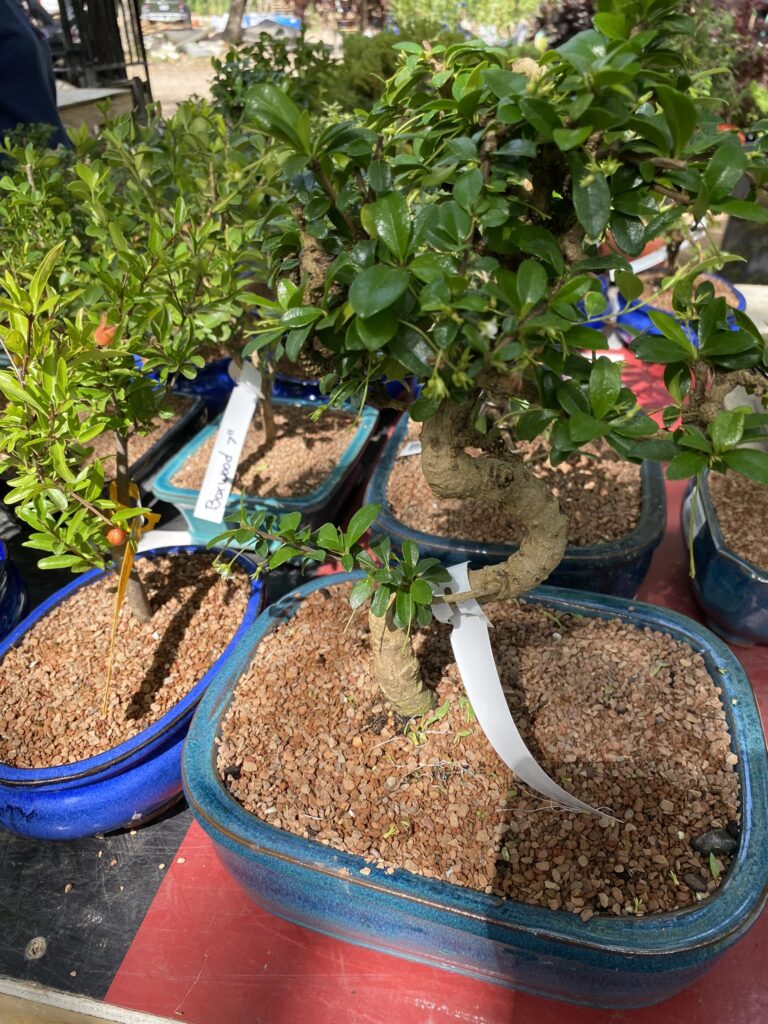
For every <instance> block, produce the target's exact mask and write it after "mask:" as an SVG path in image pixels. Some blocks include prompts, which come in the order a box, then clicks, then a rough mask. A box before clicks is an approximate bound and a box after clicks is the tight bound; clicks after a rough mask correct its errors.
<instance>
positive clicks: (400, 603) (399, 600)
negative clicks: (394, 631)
mask: <svg viewBox="0 0 768 1024" xmlns="http://www.w3.org/2000/svg"><path fill="white" fill-rule="evenodd" d="M413 611H414V601H413V598H412V597H411V595H410V594H408V593H406V592H405V591H403V590H398V592H397V597H396V598H395V615H394V620H395V625H396V626H397V627H398V628H399V629H410V627H411V622H412V621H413Z"/></svg>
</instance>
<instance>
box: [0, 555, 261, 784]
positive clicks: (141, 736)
mask: <svg viewBox="0 0 768 1024" xmlns="http://www.w3.org/2000/svg"><path fill="white" fill-rule="evenodd" d="M188 551H199V552H205V553H209V554H210V550H209V549H207V548H205V547H204V546H202V545H199V544H185V545H177V546H174V547H166V548H152V549H151V550H149V551H142V552H140V553H139V554H138V555H137V556H136V557H137V559H139V558H157V557H160V556H162V555H167V554H178V553H180V552H188ZM227 554H230V555H232V556H234V558H235V561H236V563H237V564H238V565H240V566H242V568H244V569H245V570H246V571H247V572H248V574H249V575H250V574H251V573H252V572H253V562H252V561H250V560H249V559H248V557H247V553H245V552H236V551H228V552H227ZM108 571H109V570H106V569H91V570H90V571H89V572H86V573H83V575H82V576H80V577H79V578H76V579H74V580H73V581H72V582H71V583H68V584H67V585H66V586H65V587H62V588H61V589H60V590H57V591H56V592H55V593H54V594H51V596H50V597H48V598H46V600H45V601H43V602H42V603H41V604H39V605H37V607H35V608H33V610H32V611H31V612H30V613H29V614H28V615H27V616H26V617H25V618H24V619H22V620H21V622H19V623H18V625H17V626H16V627H15V628H14V629H13V630H12V632H10V633H9V634H8V636H7V637H6V638H5V639H4V640H3V641H2V642H0V661H1V660H2V658H3V657H4V656H5V654H6V652H7V651H8V650H9V649H10V648H11V647H12V646H13V645H14V644H15V643H16V642H17V641H18V640H20V639H21V638H22V637H23V636H24V634H25V633H26V632H27V631H28V630H29V629H31V628H32V626H34V625H35V623H36V622H38V621H39V620H40V619H41V618H43V617H44V616H45V615H46V614H47V613H48V612H49V611H50V610H51V609H52V608H54V607H56V606H57V605H59V604H61V603H62V602H64V601H66V600H67V599H68V598H70V597H71V596H72V594H74V593H75V592H76V591H77V590H80V588H81V587H86V586H88V585H89V584H90V583H92V582H93V581H94V580H96V579H97V578H99V577H101V576H104V575H105V574H106V573H107V572H108ZM263 601H264V585H263V583H262V581H261V580H254V579H253V578H252V579H251V580H250V595H249V598H248V604H247V605H246V609H245V615H244V616H243V619H242V622H241V623H240V625H239V626H238V628H237V630H236V631H235V633H234V635H233V636H232V638H231V640H230V641H229V643H228V644H227V646H226V647H225V648H224V650H223V651H222V652H221V654H220V655H219V657H218V658H217V659H216V661H215V662H214V663H213V664H212V665H211V666H210V667H209V668H208V670H207V671H206V673H205V675H204V676H203V677H202V678H201V679H199V680H198V682H197V683H195V685H194V686H193V687H192V689H191V690H190V691H189V692H188V693H187V694H186V695H185V696H184V697H182V699H181V700H180V701H178V702H177V703H176V704H174V706H173V707H172V708H170V709H169V710H168V711H166V713H165V714H164V715H163V716H162V717H161V718H159V719H158V720H157V721H156V722H153V723H152V725H150V726H147V728H146V729H142V731H141V732H140V733H138V734H137V735H136V736H133V737H131V739H129V740H125V741H124V742H123V743H121V744H119V745H118V746H116V747H112V748H110V749H109V750H105V751H104V752H103V753H101V754H96V755H94V756H93V757H89V758H85V759H83V760H81V761H72V762H70V763H69V764H65V765H55V766H53V767H51V768H14V767H12V766H10V765H5V764H3V763H2V762H0V786H9V787H13V786H45V785H51V784H54V783H56V784H58V785H62V784H67V783H70V782H72V783H74V782H76V781H78V780H79V779H81V778H84V777H86V776H89V775H92V774H94V773H95V772H97V771H102V770H103V769H105V768H108V767H110V766H111V765H112V764H115V763H117V762H120V761H124V760H126V759H127V758H128V757H130V756H132V755H133V754H136V753H138V752H139V751H140V750H141V749H143V748H144V747H145V746H148V745H149V744H150V743H152V742H153V741H154V740H155V739H157V738H158V736H160V735H162V734H164V733H166V732H168V731H169V730H170V729H172V728H173V727H174V725H175V724H176V723H177V722H178V721H179V719H181V718H184V717H185V716H187V715H190V714H191V712H192V711H193V710H194V707H195V705H196V704H197V703H198V702H199V700H200V698H201V697H202V695H203V694H204V693H205V690H206V689H207V688H208V686H209V685H210V683H211V681H212V679H213V678H214V677H215V676H216V669H217V667H218V666H219V665H221V663H222V662H224V661H225V660H227V659H228V658H229V657H230V655H231V654H232V653H233V652H234V650H235V649H236V648H237V647H238V646H239V645H240V643H241V642H242V641H243V639H244V638H245V634H246V632H247V631H248V630H249V629H250V628H251V627H252V626H254V625H255V623H256V622H257V621H258V618H259V615H260V614H261V611H262V605H263Z"/></svg>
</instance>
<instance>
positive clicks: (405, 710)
mask: <svg viewBox="0 0 768 1024" xmlns="http://www.w3.org/2000/svg"><path fill="white" fill-rule="evenodd" d="M470 409H471V403H469V404H467V405H466V406H457V405H454V404H453V403H451V402H444V403H443V405H442V406H441V407H440V409H439V410H438V412H437V413H436V415H435V416H433V417H432V418H431V419H429V420H427V421H426V422H425V424H424V426H423V428H422V432H421V465H422V468H423V470H424V476H425V477H426V478H427V482H428V483H429V486H430V487H431V489H432V491H433V492H434V494H435V495H436V496H437V497H438V498H470V497H471V498H474V499H477V500H480V501H484V502H486V503H487V504H488V505H491V506H492V505H504V506H505V508H506V510H507V511H508V512H511V513H512V514H513V515H514V516H515V518H516V519H517V520H518V521H519V522H520V523H521V524H522V526H523V527H524V528H525V537H524V538H523V541H522V543H521V544H520V547H519V548H518V550H517V551H516V552H515V553H514V554H512V555H510V557H509V558H508V559H507V560H506V561H505V562H501V563H499V564H497V565H489V566H485V567H484V568H482V569H476V570H472V571H471V572H470V574H469V580H470V585H471V588H472V590H471V593H472V596H473V597H474V598H476V600H478V601H480V602H481V603H484V602H488V601H508V600H511V599H512V598H514V597H517V596H518V595H520V594H524V593H526V592H527V591H529V590H531V589H532V588H533V587H535V586H537V584H539V583H541V582H542V580H545V579H546V578H547V577H548V576H549V575H550V573H551V572H552V571H553V570H554V569H555V568H556V566H557V565H558V564H559V563H560V560H561V559H562V557H563V553H564V552H565V547H566V544H567V535H568V534H567V531H568V521H567V519H566V517H565V516H564V515H563V513H562V512H561V511H560V506H559V505H558V502H557V499H556V498H555V496H554V495H553V494H552V492H551V490H550V489H549V488H548V487H547V485H546V484H545V483H544V481H542V480H540V479H539V478H538V477H536V476H534V475H533V473H532V472H531V470H530V469H529V468H528V467H527V466H526V465H525V463H524V462H523V460H522V459H520V458H519V457H518V456H516V455H514V454H513V453H512V452H510V451H508V450H506V449H505V448H504V446H503V445H502V444H501V443H499V444H495V445H494V444H492V445H488V446H486V447H489V448H491V450H492V453H490V454H488V453H486V454H483V455H481V456H478V457H477V458H473V457H472V456H471V455H468V454H467V452H466V450H465V449H466V448H467V447H471V446H477V445H478V444H479V443H482V441H483V439H482V438H481V437H480V435H478V434H477V433H476V432H475V431H473V430H472V429H471V428H470V427H469V425H468V422H467V421H468V413H469V410H470ZM370 622H371V641H372V645H373V651H374V671H375V673H376V677H377V680H378V682H379V684H380V685H381V688H382V690H383V691H384V693H385V694H386V696H387V697H388V698H389V699H390V700H391V701H392V703H393V704H394V706H395V708H396V709H397V710H398V711H399V712H400V714H402V715H405V716H407V717H410V716H412V715H415V714H423V713H424V711H427V710H429V708H430V707H431V706H432V702H433V697H432V692H431V691H430V690H428V689H427V688H426V687H425V686H424V683H423V681H422V678H421V673H420V671H419V666H418V661H417V659H416V657H415V655H414V653H413V651H412V650H411V647H410V643H409V641H408V638H407V637H406V636H405V634H404V633H403V631H402V630H398V629H397V628H396V627H395V626H394V624H393V623H392V621H391V616H390V617H388V618H387V619H386V620H384V619H377V618H376V617H375V616H373V615H372V616H371V617H370ZM427 697H429V700H430V703H429V704H428V705H426V706H425V707H424V708H423V710H414V708H416V707H417V706H418V707H421V704H420V703H419V702H422V703H423V704H426V699H427Z"/></svg>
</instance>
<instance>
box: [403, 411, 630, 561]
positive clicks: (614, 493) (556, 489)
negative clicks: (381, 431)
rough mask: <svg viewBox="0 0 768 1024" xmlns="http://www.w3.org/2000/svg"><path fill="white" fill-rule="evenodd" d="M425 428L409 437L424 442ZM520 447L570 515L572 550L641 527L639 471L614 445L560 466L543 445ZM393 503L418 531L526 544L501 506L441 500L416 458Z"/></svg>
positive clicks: (410, 459)
mask: <svg viewBox="0 0 768 1024" xmlns="http://www.w3.org/2000/svg"><path fill="white" fill-rule="evenodd" d="M420 429H421V427H420V425H419V424H410V426H409V435H410V436H411V437H412V438H413V437H418V436H419V433H420ZM516 447H517V449H518V450H519V451H521V452H522V453H523V456H524V458H526V459H527V460H528V461H531V462H532V464H533V465H534V472H535V473H536V476H538V477H541V478H542V479H544V480H546V481H547V482H548V483H549V485H550V487H551V488H552V491H553V493H554V495H555V497H557V498H558V500H559V501H560V507H561V508H562V510H563V512H565V514H566V515H567V516H568V543H569V544H571V545H574V546H577V547H578V546H583V545H587V544H601V543H607V542H608V541H612V540H618V539H619V538H620V537H624V536H626V534H627V533H629V532H630V530H633V529H634V528H635V527H636V526H637V524H638V522H639V519H640V512H641V506H642V490H641V483H640V467H639V466H637V465H634V464H633V463H629V462H623V461H622V459H620V458H619V456H618V455H617V454H616V453H615V452H614V451H612V450H611V449H610V448H609V447H608V445H606V444H604V443H602V442H594V443H592V444H589V445H586V446H585V448H583V449H582V451H581V452H576V453H574V454H573V455H572V456H571V458H570V459H568V460H567V461H566V462H564V463H561V465H559V466H557V467H553V466H550V465H549V463H548V462H545V461H543V458H544V457H545V456H546V452H545V450H544V447H543V444H542V442H541V441H533V442H518V443H517V445H516ZM595 455H597V456H598V458H599V462H598V461H596V460H595V458H594V456H595ZM387 500H388V501H389V504H390V506H391V507H392V512H393V513H394V515H395V516H396V517H397V518H398V519H399V520H400V521H401V522H403V523H405V524H406V526H410V527H411V529H414V530H421V531H423V532H425V533H432V534H435V535H437V536H442V537H459V538H462V539H465V540H474V541H486V542H493V543H497V544H519V543H520V541H521V540H522V538H523V531H522V528H521V527H520V525H519V524H518V522H517V520H515V519H514V518H513V517H512V516H511V515H510V514H508V513H507V512H506V511H505V509H503V508H500V507H499V506H498V505H489V504H487V503H486V502H482V501H477V500H475V499H472V498H468V499H465V500H463V501H462V500H459V499H455V498H449V499H447V500H443V499H437V498H436V497H435V496H434V495H433V494H432V491H431V490H430V488H429V484H428V483H427V481H426V479H425V478H424V474H423V473H422V471H421V459H420V458H419V457H418V456H415V455H413V456H406V457H404V458H401V459H397V460H396V462H395V465H394V467H393V469H392V473H391V474H390V477H389V483H388V487H387Z"/></svg>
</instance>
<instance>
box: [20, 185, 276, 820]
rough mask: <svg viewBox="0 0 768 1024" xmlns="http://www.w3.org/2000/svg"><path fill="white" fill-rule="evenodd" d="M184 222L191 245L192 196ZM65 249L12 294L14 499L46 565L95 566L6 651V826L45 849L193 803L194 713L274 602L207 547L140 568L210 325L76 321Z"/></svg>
mask: <svg viewBox="0 0 768 1024" xmlns="http://www.w3.org/2000/svg"><path fill="white" fill-rule="evenodd" d="M175 216H176V218H177V220H176V221H175V224H174V225H173V227H172V230H174V231H175V233H176V234H177V237H181V235H182V233H183V231H184V224H185V223H186V221H185V219H184V208H183V204H182V203H181V202H179V203H178V204H177V208H176V211H175ZM61 249H62V244H60V245H59V246H57V247H55V248H54V249H52V250H51V251H50V252H49V253H48V254H47V255H46V257H45V259H44V260H43V261H42V262H41V263H40V265H39V267H38V268H37V270H36V271H35V272H34V274H32V275H31V276H29V277H28V278H27V279H21V280H20V279H16V278H14V277H13V276H12V275H10V274H9V273H8V274H6V275H5V276H4V279H3V282H2V285H3V292H4V296H3V298H2V299H1V300H0V303H1V305H2V313H3V320H4V321H5V322H6V323H5V324H4V325H3V326H2V327H0V344H2V349H3V351H4V353H5V355H6V357H7V359H8V363H9V366H8V368H7V369H3V370H0V392H2V394H3V396H4V398H5V404H4V406H3V408H2V410H1V411H0V438H2V441H1V443H0V447H2V453H3V454H2V457H1V458H0V469H1V470H2V472H3V474H4V476H5V477H6V480H7V484H8V487H9V490H8V491H7V493H6V494H5V496H4V498H5V501H6V502H7V503H8V504H9V505H11V506H12V507H13V508H14V510H15V512H16V514H17V516H18V518H19V519H20V520H21V521H22V522H23V523H25V524H26V525H27V527H28V528H29V530H30V533H29V536H28V539H27V540H26V541H25V545H26V546H28V547H31V548H33V549H35V550H37V551H40V552H42V557H41V559H40V562H39V565H40V567H41V568H43V569H70V570H71V571H73V572H75V573H85V575H84V576H83V577H82V579H81V580H80V581H78V582H77V583H74V584H72V585H70V586H69V587H65V588H64V589H63V590H61V591H59V592H58V593H57V594H56V595H54V597H53V598H52V599H50V600H48V601H47V602H45V603H44V604H43V605H42V606H40V607H39V608H38V609H36V610H35V612H33V614H32V615H31V616H30V617H29V618H28V619H27V620H25V621H24V622H22V623H21V624H20V625H19V626H18V627H17V628H16V629H15V630H14V631H13V632H12V633H11V635H10V637H9V638H8V640H7V641H6V642H5V643H4V644H3V646H2V649H0V655H2V659H1V660H0V672H1V673H2V677H3V701H4V702H5V704H4V706H5V707H6V710H7V711H8V709H10V708H11V707H13V709H14V711H13V717H12V719H11V718H6V726H7V728H5V729H4V734H3V738H2V746H1V747H0V762H2V766H1V767H0V790H1V791H2V794H3V799H2V801H0V808H2V817H1V820H2V823H3V824H4V825H5V826H6V827H8V828H11V829H13V830H16V831H19V832H21V833H22V834H24V835H32V836H37V837H41V838H71V837H73V836H77V835H88V834H92V833H94V832H98V831H103V830H105V829H110V828H116V827H119V826H121V825H124V824H127V823H128V822H130V821H134V823H135V822H138V821H141V820H143V818H144V817H146V816H147V815H151V814H154V813H156V812H157V811H158V810H159V809H161V808H162V807H164V806H166V805H167V804H168V803H169V802H171V801H172V800H174V799H177V798H178V795H179V793H180V789H181V780H180V765H179V753H180V745H181V740H182V738H183V735H184V732H185V731H186V727H187V725H188V723H189V720H190V717H191V714H192V710H193V708H194V706H195V704H196V702H197V701H198V700H199V698H200V696H201V694H202V692H203V690H204V689H205V687H206V685H207V683H208V682H209V681H210V678H212V676H211V672H213V673H214V674H215V673H216V671H223V670H224V668H223V667H222V666H223V665H224V664H225V662H221V661H220V658H221V656H222V655H223V654H224V652H225V649H226V648H227V645H228V644H229V642H230V640H231V638H232V636H233V634H234V633H236V631H237V629H238V627H239V626H240V624H241V621H242V620H244V621H246V622H247V621H248V620H249V619H252V618H253V617H254V615H255V613H256V610H257V608H258V603H259V588H258V587H256V588H254V587H253V586H249V585H248V581H247V577H246V576H245V574H244V573H242V572H239V573H238V574H237V576H236V578H234V579H233V581H232V583H231V584H226V582H225V586H224V589H221V588H220V586H219V579H218V577H217V576H216V573H215V570H214V567H213V564H212V559H211V557H210V556H209V555H207V554H206V553H203V554H196V553H195V551H194V549H183V550H179V551H164V552H160V553H154V554H153V553H150V554H148V555H146V556H142V558H141V559H139V560H136V562H134V554H135V551H136V548H137V544H138V540H139V537H140V535H141V533H142V532H144V530H146V529H147V528H148V527H150V526H151V525H153V524H154V523H155V522H156V521H157V516H155V515H152V514H151V513H150V512H149V510H148V509H146V508H144V507H142V502H141V498H140V494H139V490H138V487H137V481H136V477H135V476H134V471H133V468H132V467H134V466H135V465H136V462H135V460H134V459H133V457H132V455H131V451H132V448H133V445H134V443H135V442H136V441H137V440H138V441H140V439H141V436H142V434H146V433H148V432H150V431H151V430H152V429H153V428H154V426H155V424H156V421H157V419H158V418H162V417H166V416H169V415H170V413H171V409H170V404H171V401H172V382H173V380H174V376H175V374H176V373H177V372H179V369H186V368H187V367H193V368H194V367H196V365H197V361H198V359H199V355H198V342H197V339H196V337H195V332H194V330H181V331H176V332H174V331H172V330H171V329H170V323H171V322H172V314H166V311H157V312H155V313H154V314H153V315H154V316H155V317H157V320H153V316H152V315H151V316H148V317H144V319H143V320H142V319H140V318H139V317H138V316H137V317H136V318H135V319H134V318H133V317H130V316H128V317H124V316H121V314H120V311H119V310H116V311H115V312H116V315H115V317H114V322H113V323H112V324H111V325H110V324H109V323H107V322H106V321H102V322H100V323H98V324H94V323H93V322H92V321H91V320H90V318H89V317H88V316H87V315H86V311H85V309H83V308H82V306H81V308H80V310H79V312H78V313H77V315H76V316H74V317H73V318H71V319H70V318H69V317H66V316H64V315H63V314H62V312H61V309H62V308H65V309H72V308H75V307H76V306H77V305H78V303H82V302H83V297H82V293H80V295H75V294H73V293H71V292H70V293H67V294H64V295H59V293H58V292H57V291H56V290H54V288H53V287H52V286H51V285H50V280H49V279H50V278H51V277H52V274H53V271H54V267H55V265H56V260H57V258H58V256H59V255H60V253H61ZM126 251H127V250H126ZM157 257H158V253H157V252H155V253H154V254H148V255H147V257H146V259H147V260H150V261H151V260H152V259H157ZM158 262H159V260H158ZM132 266H134V267H135V274H136V278H133V279H132V281H131V282H130V283H132V284H133V285H134V286H135V285H137V284H138V283H139V282H138V280H137V279H139V278H140V279H142V280H143V281H144V287H145V289H146V291H147V292H150V282H151V275H147V274H146V264H143V263H142V258H141V256H140V255H139V254H136V263H135V264H132ZM130 291H131V288H130V284H129V281H126V294H128V293H130ZM138 292H139V289H138V288H136V291H135V292H134V294H138ZM134 311H135V307H134ZM165 315H168V321H167V322H168V327H167V328H166V326H165V324H166V322H165V321H164V320H163V317H164V316H165ZM148 324H149V325H150V327H149V329H148V328H147V325H148ZM155 324H156V329H155V326H154V325H155ZM150 330H151V331H152V333H150ZM147 366H151V368H152V370H153V373H152V374H150V373H149V372H148V371H147V369H146V367H147ZM88 570H93V571H90V572H89V571H88ZM123 596H124V597H125V607H124V608H123V607H122V605H123ZM243 628H244V627H243ZM40 650H42V651H44V656H43V657H42V658H40V657H38V656H37V655H35V654H34V653H33V652H35V651H40ZM217 666H218V667H217ZM8 713H9V714H10V711H8ZM52 719H54V722H53V725H52V724H51V720H52ZM11 721H13V723H14V727H13V728H12V727H11V726H10V724H9V723H10V722H11Z"/></svg>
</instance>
